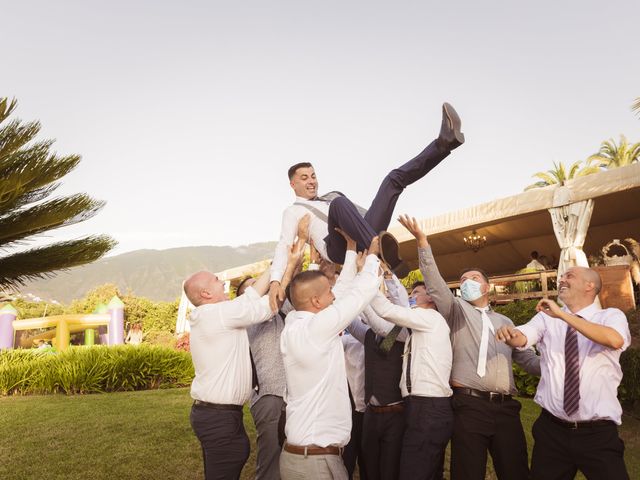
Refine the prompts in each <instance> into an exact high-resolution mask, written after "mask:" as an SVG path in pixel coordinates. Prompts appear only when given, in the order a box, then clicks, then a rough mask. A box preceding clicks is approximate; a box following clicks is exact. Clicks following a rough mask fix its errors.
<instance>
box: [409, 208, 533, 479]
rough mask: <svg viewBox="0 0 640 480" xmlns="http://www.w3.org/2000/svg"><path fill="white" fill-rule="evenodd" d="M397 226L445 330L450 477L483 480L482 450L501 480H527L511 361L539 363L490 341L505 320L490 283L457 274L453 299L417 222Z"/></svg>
mask: <svg viewBox="0 0 640 480" xmlns="http://www.w3.org/2000/svg"><path fill="white" fill-rule="evenodd" d="M399 221H400V223H401V224H402V225H403V226H404V227H405V228H407V230H409V232H411V234H413V236H414V237H415V238H416V240H417V242H418V257H419V261H420V271H421V272H422V274H423V276H424V278H425V279H427V293H429V295H430V296H431V297H432V298H433V301H434V302H435V304H436V306H437V308H438V311H439V312H440V313H441V314H442V316H444V318H445V319H446V321H447V323H448V324H449V327H450V328H451V343H452V347H453V366H452V370H451V380H450V383H451V386H452V389H453V409H454V426H453V437H452V440H451V479H452V480H476V479H477V480H481V479H484V478H485V472H486V464H487V452H489V453H491V457H492V459H493V465H494V467H495V471H496V474H497V476H498V478H499V479H500V480H510V479H513V480H521V479H526V478H528V477H529V468H528V460H527V445H526V441H525V437H524V431H523V429H522V423H521V422H520V408H521V405H520V403H519V402H518V401H517V400H515V399H513V398H512V395H515V394H517V390H516V388H515V382H514V380H513V371H512V361H515V362H516V363H518V364H519V365H520V366H521V367H522V368H524V370H525V371H527V372H528V373H531V374H534V375H540V359H539V357H537V356H536V354H535V352H534V351H533V350H530V349H527V350H524V351H517V350H512V349H511V348H510V347H509V346H508V345H505V344H504V343H502V342H500V341H499V340H497V339H496V338H495V331H496V330H498V329H499V328H500V327H502V326H509V327H513V322H512V321H511V320H509V318H507V317H505V316H504V315H501V314H499V313H497V312H495V311H493V310H492V309H491V307H490V306H489V280H488V278H487V275H486V274H485V273H484V272H482V271H480V270H478V269H467V270H466V271H465V272H463V274H462V276H461V277H460V282H461V286H460V290H461V293H462V298H457V297H455V296H454V295H453V294H452V293H451V291H450V290H449V287H448V286H447V284H446V282H445V281H444V279H443V278H442V276H441V275H440V272H439V271H438V267H437V265H436V263H435V260H434V258H433V253H432V252H431V247H430V246H429V243H428V242H427V237H426V235H425V233H424V232H423V231H422V230H421V229H420V227H419V225H418V222H417V220H416V219H415V218H410V217H408V216H406V215H403V216H401V217H400V218H399Z"/></svg>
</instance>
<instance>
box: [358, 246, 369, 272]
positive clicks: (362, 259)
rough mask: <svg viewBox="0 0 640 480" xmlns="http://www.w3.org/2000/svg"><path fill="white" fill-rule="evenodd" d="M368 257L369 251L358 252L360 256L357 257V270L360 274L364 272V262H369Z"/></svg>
mask: <svg viewBox="0 0 640 480" xmlns="http://www.w3.org/2000/svg"><path fill="white" fill-rule="evenodd" d="M367 255H368V253H367V250H365V251H364V252H358V255H357V256H356V268H357V269H358V272H361V271H362V267H364V262H365V261H366V260H367Z"/></svg>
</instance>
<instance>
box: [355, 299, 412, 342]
mask: <svg viewBox="0 0 640 480" xmlns="http://www.w3.org/2000/svg"><path fill="white" fill-rule="evenodd" d="M362 316H363V317H364V321H365V322H366V324H367V325H369V326H370V327H371V329H372V330H373V331H374V332H375V334H376V335H379V336H381V337H386V336H387V335H389V332H390V331H391V329H393V327H394V324H393V323H391V322H388V321H386V320H385V319H384V318H382V317H381V316H380V315H378V314H377V313H376V312H375V311H374V310H373V308H371V305H367V306H366V308H365V309H364V311H363V312H362ZM408 336H409V335H408V332H407V330H406V329H405V328H403V329H402V330H401V331H400V333H399V334H398V336H397V337H396V340H397V341H399V342H404V341H405V340H406V339H407V337H408Z"/></svg>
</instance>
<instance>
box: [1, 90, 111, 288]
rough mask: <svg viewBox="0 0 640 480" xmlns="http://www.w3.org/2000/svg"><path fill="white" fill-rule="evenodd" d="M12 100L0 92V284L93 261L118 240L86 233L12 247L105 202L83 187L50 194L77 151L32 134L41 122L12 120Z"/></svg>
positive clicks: (81, 216)
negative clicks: (63, 150)
mask: <svg viewBox="0 0 640 480" xmlns="http://www.w3.org/2000/svg"><path fill="white" fill-rule="evenodd" d="M16 106H17V102H16V100H15V99H13V100H9V99H8V98H0V179H1V180H0V252H2V253H1V254H0V288H15V287H17V286H19V285H23V284H24V283H25V282H26V281H27V280H32V279H36V278H44V277H49V276H52V275H53V274H54V272H56V271H59V270H64V269H67V268H70V267H75V266H78V265H83V264H85V263H90V262H93V261H95V260H97V259H98V258H100V257H102V256H103V255H104V254H105V253H107V252H108V251H109V250H111V249H112V248H113V247H114V246H115V245H116V242H115V240H113V239H112V238H111V237H109V236H107V235H90V236H87V237H83V238H79V239H77V240H70V241H60V242H55V243H52V244H49V245H45V246H39V247H32V248H28V249H24V248H21V249H20V250H19V251H16V247H24V246H25V244H28V243H29V242H30V241H32V240H33V237H34V236H36V235H41V234H43V233H45V232H49V231H51V230H54V229H57V228H60V227H65V226H67V225H73V224H76V223H79V222H83V221H84V220H87V219H89V218H91V217H93V216H94V215H95V214H96V213H97V212H98V211H99V210H100V209H101V208H102V207H103V206H104V202H102V201H98V200H95V199H93V198H91V197H89V196H88V195H86V194H84V193H80V194H75V195H70V196H64V197H52V196H51V195H52V193H53V192H54V191H55V190H56V188H58V187H59V186H60V180H61V179H62V178H63V177H64V176H65V175H66V174H68V173H69V172H70V171H72V170H73V169H74V168H75V167H76V166H77V165H78V163H79V162H80V156H79V155H66V156H59V155H57V154H56V153H54V152H52V151H51V146H52V145H53V140H39V141H38V140H36V136H37V135H38V133H39V132H40V123H39V122H37V121H34V122H23V121H22V120H20V119H16V118H14V119H11V120H10V119H9V117H10V115H11V114H12V113H13V111H14V110H15V108H16ZM12 250H13V251H14V253H12Z"/></svg>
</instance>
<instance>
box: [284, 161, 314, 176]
mask: <svg viewBox="0 0 640 480" xmlns="http://www.w3.org/2000/svg"><path fill="white" fill-rule="evenodd" d="M309 167H313V165H311V164H310V163H309V162H300V163H296V164H295V165H292V166H291V167H289V172H288V174H289V180H291V179H292V178H293V176H294V175H295V174H296V172H297V171H298V169H299V168H309Z"/></svg>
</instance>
